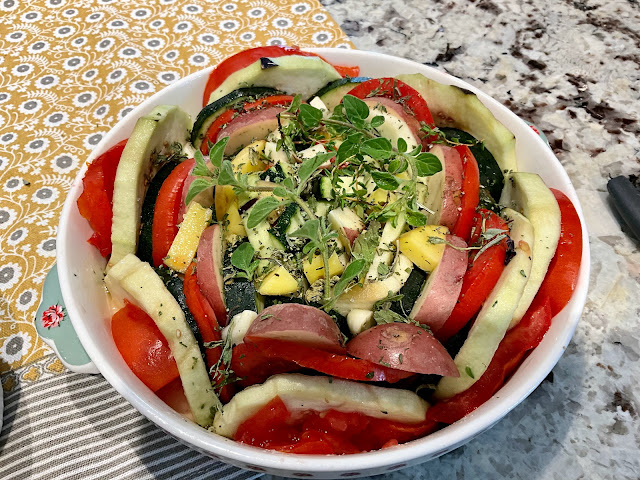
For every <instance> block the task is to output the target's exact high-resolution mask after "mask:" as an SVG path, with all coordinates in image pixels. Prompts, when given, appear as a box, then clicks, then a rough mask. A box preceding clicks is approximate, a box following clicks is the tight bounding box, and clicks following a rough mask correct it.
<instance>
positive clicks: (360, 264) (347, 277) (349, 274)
mask: <svg viewBox="0 0 640 480" xmlns="http://www.w3.org/2000/svg"><path fill="white" fill-rule="evenodd" d="M366 264H367V262H366V261H365V260H364V259H360V260H354V261H352V262H351V263H349V265H347V268H345V269H344V272H343V273H342V275H341V276H340V280H338V282H337V283H336V284H335V286H334V287H333V296H334V298H335V297H339V296H340V295H341V294H342V292H344V290H345V288H347V285H349V282H351V280H353V279H354V278H356V277H357V276H358V275H360V274H361V273H362V271H363V270H364V267H365V266H366Z"/></svg>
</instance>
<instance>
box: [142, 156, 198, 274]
mask: <svg viewBox="0 0 640 480" xmlns="http://www.w3.org/2000/svg"><path fill="white" fill-rule="evenodd" d="M195 164H196V162H195V160H193V159H190V160H185V161H184V162H182V163H181V164H180V165H178V166H177V167H176V168H174V169H173V171H172V172H171V173H170V174H169V176H168V177H167V179H166V180H165V181H164V183H163V184H162V186H161V187H160V191H159V192H158V200H157V201H156V208H155V210H154V212H153V226H152V228H151V232H152V233H151V235H152V242H151V243H152V257H153V265H154V266H156V267H159V266H160V265H162V262H163V261H164V257H166V256H167V253H169V249H170V248H171V243H172V242H173V239H174V238H176V235H177V234H178V213H179V212H180V201H181V200H182V188H183V186H184V182H185V180H186V179H187V176H188V175H189V172H191V169H192V168H193V167H194V165H195Z"/></svg>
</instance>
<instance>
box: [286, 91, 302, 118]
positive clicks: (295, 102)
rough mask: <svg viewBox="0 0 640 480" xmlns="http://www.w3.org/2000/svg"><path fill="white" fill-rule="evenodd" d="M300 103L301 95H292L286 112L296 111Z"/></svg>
mask: <svg viewBox="0 0 640 480" xmlns="http://www.w3.org/2000/svg"><path fill="white" fill-rule="evenodd" d="M301 104H302V95H300V94H297V95H296V96H295V97H293V100H292V101H291V105H289V108H288V109H287V112H292V113H295V112H297V111H298V108H300V105H301Z"/></svg>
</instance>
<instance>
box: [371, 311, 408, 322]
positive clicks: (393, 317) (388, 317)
mask: <svg viewBox="0 0 640 480" xmlns="http://www.w3.org/2000/svg"><path fill="white" fill-rule="evenodd" d="M373 319H374V320H375V322H376V323H377V324H378V325H382V324H383V323H396V322H403V323H407V319H406V318H404V317H403V316H402V315H400V314H398V313H396V312H394V311H393V310H377V311H375V312H373Z"/></svg>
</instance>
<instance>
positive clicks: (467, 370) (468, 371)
mask: <svg viewBox="0 0 640 480" xmlns="http://www.w3.org/2000/svg"><path fill="white" fill-rule="evenodd" d="M464 371H465V372H466V374H467V375H469V376H470V377H471V378H476V377H475V375H474V374H473V370H471V367H470V366H469V365H467V366H466V367H465V369H464Z"/></svg>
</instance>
